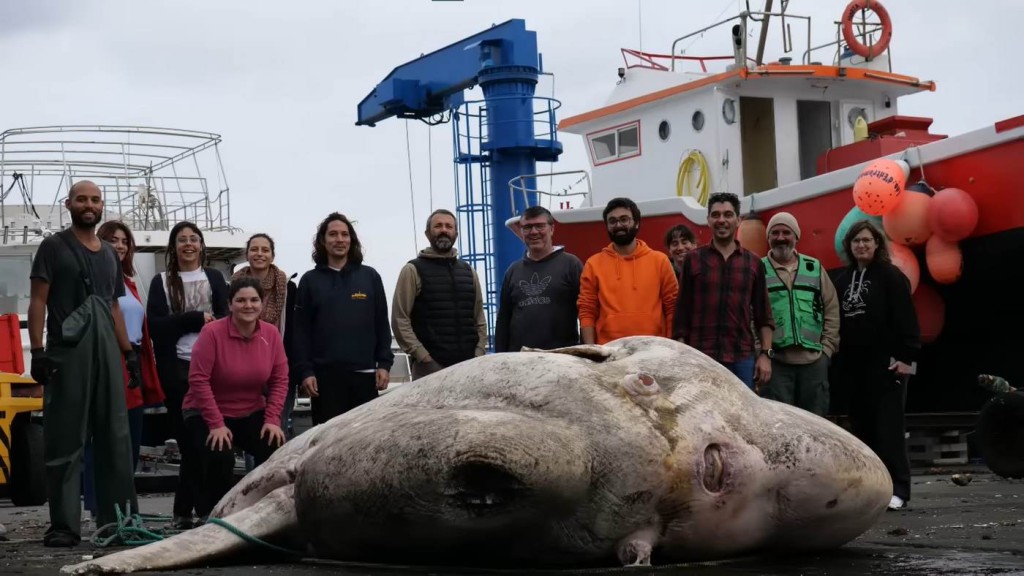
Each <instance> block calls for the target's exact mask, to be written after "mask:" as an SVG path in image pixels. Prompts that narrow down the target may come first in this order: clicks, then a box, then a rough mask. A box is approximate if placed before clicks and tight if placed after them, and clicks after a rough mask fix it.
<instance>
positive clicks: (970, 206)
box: [835, 159, 978, 342]
mask: <svg viewBox="0 0 1024 576" xmlns="http://www.w3.org/2000/svg"><path fill="white" fill-rule="evenodd" d="M909 175H910V166H909V165H908V164H907V163H906V162H904V161H902V160H889V159H880V160H875V161H874V162H871V163H870V164H868V165H867V167H866V168H865V169H864V170H863V171H862V172H861V174H860V176H858V177H857V180H856V182H855V183H854V185H853V202H854V204H855V206H854V208H853V209H851V210H850V212H849V213H847V214H846V216H845V217H844V218H843V220H842V222H840V224H839V228H838V229H837V230H836V237H835V248H836V253H837V254H838V255H839V258H840V259H841V260H843V261H844V262H846V252H845V250H843V239H844V238H845V236H846V232H847V231H848V230H849V229H850V226H852V225H853V224H854V223H856V222H859V221H861V220H870V221H872V223H873V224H875V225H876V226H878V227H879V228H880V229H882V230H884V231H885V235H886V236H887V237H888V238H889V240H890V242H889V254H890V255H891V256H892V262H893V264H895V265H896V267H897V268H899V269H900V270H901V271H902V272H903V273H904V274H905V275H906V276H907V279H908V280H910V290H911V293H912V294H913V299H914V307H915V308H916V309H917V317H918V322H919V324H920V327H921V339H922V341H923V342H931V341H934V340H935V338H937V337H938V335H939V332H941V331H942V324H943V322H944V319H945V304H944V303H943V301H942V297H941V296H940V295H939V293H938V292H937V291H936V290H935V288H934V287H933V286H930V285H928V284H926V283H922V282H921V269H920V264H919V260H918V255H917V254H916V253H915V250H918V251H923V252H924V262H925V265H926V266H927V270H928V274H929V275H930V276H931V278H932V280H934V281H935V282H936V283H939V284H952V283H953V282H956V281H957V280H958V279H959V278H960V275H961V274H962V273H963V254H962V253H961V250H960V244H959V242H960V241H961V240H963V239H964V238H967V237H968V236H970V235H971V233H972V232H974V228H975V227H976V226H977V225H978V205H977V204H976V203H975V202H974V199H973V198H971V196H970V194H968V193H967V192H964V191H963V190H960V189H958V188H944V189H942V190H939V191H938V192H933V191H932V189H931V188H930V187H929V186H928V185H927V184H925V183H923V182H919V183H916V184H912V185H911V186H909V187H908V186H906V181H907V178H908V177H909ZM922 249H923V250H922ZM847 263H849V262H847Z"/></svg>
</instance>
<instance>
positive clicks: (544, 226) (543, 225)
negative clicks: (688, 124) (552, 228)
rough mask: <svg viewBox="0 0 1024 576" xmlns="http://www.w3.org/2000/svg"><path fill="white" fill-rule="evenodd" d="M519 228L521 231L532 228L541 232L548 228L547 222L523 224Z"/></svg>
mask: <svg viewBox="0 0 1024 576" xmlns="http://www.w3.org/2000/svg"><path fill="white" fill-rule="evenodd" d="M519 228H520V229H521V230H522V231H523V232H531V231H533V230H536V231H537V232H543V231H545V230H547V229H548V224H547V222H542V223H540V224H523V225H522V226H520V227H519Z"/></svg>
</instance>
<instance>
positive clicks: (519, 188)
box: [508, 170, 593, 214]
mask: <svg viewBox="0 0 1024 576" xmlns="http://www.w3.org/2000/svg"><path fill="white" fill-rule="evenodd" d="M573 174H581V175H582V176H581V177H580V178H578V179H577V180H576V181H575V182H573V183H572V184H569V185H568V186H565V187H563V188H562V189H561V190H560V191H558V192H555V191H553V190H552V189H548V190H541V189H539V188H536V187H534V188H530V187H528V186H527V185H526V183H527V181H530V180H537V179H540V178H545V177H548V178H552V179H553V178H554V177H555V176H569V175H573ZM552 182H553V180H552ZM581 183H586V185H587V189H586V190H582V191H574V190H573V189H574V188H575V187H576V186H577V185H579V184H581ZM552 188H553V186H552ZM592 190H593V188H592V187H591V186H590V173H589V172H587V171H586V170H566V171H562V172H546V173H543V174H520V175H519V176H516V177H515V178H513V179H511V180H509V182H508V193H509V202H510V203H511V205H512V213H513V214H516V206H517V204H516V194H521V195H522V202H521V203H520V204H519V205H523V206H525V205H527V201H528V199H529V197H530V194H536V195H537V196H538V199H539V198H545V199H546V200H547V202H548V205H547V206H545V208H547V209H548V210H554V209H555V208H553V206H552V204H551V203H552V202H554V201H556V199H560V198H574V197H577V196H584V197H585V198H586V202H585V203H586V205H587V206H592V205H593V196H592V195H591V191H592ZM541 205H542V206H543V204H541ZM557 209H558V210H564V209H566V207H564V206H559V207H558V208H557Z"/></svg>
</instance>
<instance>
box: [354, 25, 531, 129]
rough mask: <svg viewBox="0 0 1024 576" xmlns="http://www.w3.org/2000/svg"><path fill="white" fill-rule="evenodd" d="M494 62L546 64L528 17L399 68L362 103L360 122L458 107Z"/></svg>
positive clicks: (424, 114) (428, 114) (372, 122)
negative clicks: (540, 59) (528, 28)
mask: <svg viewBox="0 0 1024 576" xmlns="http://www.w3.org/2000/svg"><path fill="white" fill-rule="evenodd" d="M493 66H521V67H526V68H532V69H534V70H538V69H539V68H540V66H539V56H538V53H537V34H536V32H533V31H530V30H527V29H526V21H525V20H521V19H513V20H508V21H506V22H503V23H501V24H497V25H494V26H491V27H490V28H489V29H487V30H485V31H483V32H479V33H477V34H474V35H472V36H470V37H468V38H464V39H462V40H459V41H458V42H455V43H454V44H450V45H448V46H445V47H444V48H441V49H440V50H435V51H434V52H431V53H429V54H424V55H422V56H420V57H419V58H417V59H415V60H412V61H409V62H406V63H405V64H402V65H401V66H398V67H396V68H395V69H394V70H392V71H391V73H390V74H388V75H387V77H385V78H384V80H383V81H382V82H381V83H380V84H377V86H376V87H375V88H374V89H373V91H372V92H370V94H368V95H367V96H366V98H363V100H362V101H361V102H360V103H359V108H358V119H357V120H356V125H357V126H374V125H375V124H376V123H377V122H380V121H381V120H386V119H387V118H390V117H392V116H396V117H399V118H429V117H431V116H434V115H436V114H440V113H442V112H445V111H448V110H451V109H453V108H457V107H458V106H460V105H461V104H462V103H463V101H464V100H463V94H462V93H463V91H464V90H466V89H467V88H472V87H473V86H475V85H476V84H477V76H478V75H479V73H480V71H481V70H483V69H484V68H489V67H493Z"/></svg>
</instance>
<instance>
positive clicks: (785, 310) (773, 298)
mask: <svg viewBox="0 0 1024 576" xmlns="http://www.w3.org/2000/svg"><path fill="white" fill-rule="evenodd" d="M797 256H798V258H799V260H798V263H797V268H796V276H795V277H794V278H793V288H792V289H790V288H789V287H788V286H786V283H785V282H783V281H782V278H779V275H778V274H777V273H776V272H775V266H774V265H772V263H771V261H770V260H769V259H768V257H767V256H765V257H764V258H762V259H761V261H762V262H763V263H764V272H765V279H766V280H767V284H768V302H769V303H770V304H771V307H772V315H773V316H774V317H775V331H774V333H773V336H772V346H773V347H775V348H785V347H787V346H800V347H801V348H806V349H808V350H818V351H820V350H821V349H822V347H821V331H822V329H823V328H824V324H825V305H824V301H823V300H822V297H821V263H820V262H818V260H816V259H814V258H811V257H810V256H804V255H803V254H798V255H797Z"/></svg>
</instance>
